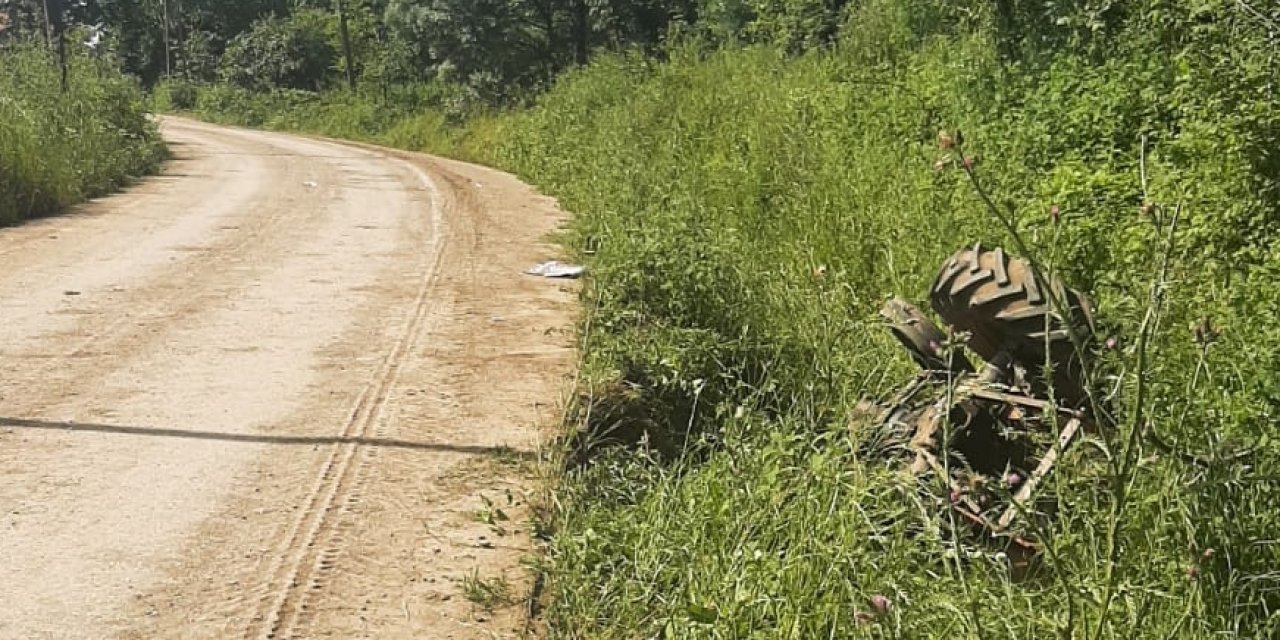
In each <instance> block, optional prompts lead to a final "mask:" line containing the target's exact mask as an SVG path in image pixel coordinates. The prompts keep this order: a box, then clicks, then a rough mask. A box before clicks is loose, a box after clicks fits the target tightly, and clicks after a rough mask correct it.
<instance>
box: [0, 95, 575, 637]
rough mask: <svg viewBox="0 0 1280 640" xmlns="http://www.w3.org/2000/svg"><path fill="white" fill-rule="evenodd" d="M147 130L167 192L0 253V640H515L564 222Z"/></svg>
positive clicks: (367, 163)
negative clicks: (552, 265) (534, 269)
mask: <svg viewBox="0 0 1280 640" xmlns="http://www.w3.org/2000/svg"><path fill="white" fill-rule="evenodd" d="M164 130H165V134H166V137H167V138H168V139H170V140H171V141H172V143H173V151H174V153H175V156H176V159H175V160H174V161H173V162H172V163H170V165H169V166H168V168H167V170H166V171H165V173H164V175H163V176H160V177H157V178H154V179H151V180H148V181H146V182H144V183H143V184H142V185H140V186H138V187H136V188H135V189H133V190H131V191H130V192H128V193H126V194H123V195H119V196H114V197H111V198H107V199H104V200H101V201H98V202H95V203H92V204H89V205H86V206H84V207H81V208H80V209H78V210H77V211H75V212H72V213H71V214H68V215H65V216H61V217H57V218H53V219H48V220H44V221H39V222H35V223H31V224H27V225H23V226H20V227H16V228H9V229H2V230H0V364H3V372H2V373H0V603H3V604H2V605H0V638H3V639H22V640H35V639H40V638H57V639H59V640H62V639H76V638H92V639H95V640H96V639H100V638H137V639H148V640H150V639H156V638H183V639H192V638H217V639H226V638H343V639H347V638H409V637H413V638H424V639H436V638H493V637H499V638H501V637H513V636H515V635H516V631H518V627H519V626H520V624H519V623H520V610H521V607H520V605H519V604H514V605H510V606H503V603H505V602H507V601H509V600H511V599H512V598H511V597H507V596H515V597H517V598H518V596H519V595H520V594H521V583H522V581H523V580H524V579H525V578H524V574H525V571H524V570H523V569H521V568H520V566H519V562H520V560H521V558H522V557H524V556H525V555H526V554H527V552H528V549H529V544H530V543H529V531H528V522H527V519H526V518H527V505H526V494H525V492H526V491H528V490H529V486H530V483H529V474H530V473H531V467H532V465H531V460H530V459H531V457H532V456H533V455H534V452H535V451H536V449H537V444H538V441H539V433H540V431H539V429H538V428H537V427H536V426H535V425H537V424H538V423H539V422H540V421H541V423H542V424H548V423H549V422H551V421H552V420H553V419H554V417H555V412H556V410H557V408H556V405H557V404H558V402H559V400H560V396H559V393H560V390H561V389H562V383H563V379H564V376H566V375H568V373H569V369H570V366H571V363H570V358H571V354H570V348H569V346H570V345H569V342H570V336H569V331H570V322H571V313H572V306H573V297H572V292H571V291H570V287H568V286H566V285H565V284H564V283H562V282H560V281H554V280H544V279H538V278H533V277H530V276H526V275H523V274H522V273H521V272H522V270H523V269H525V268H527V267H528V266H529V265H530V264H532V263H534V262H536V261H538V260H541V259H545V258H548V257H551V255H552V254H553V251H552V250H551V248H550V247H547V246H545V245H544V244H543V241H544V238H545V236H546V234H547V233H548V232H550V231H552V230H553V229H554V228H555V226H556V225H557V224H558V221H559V217H560V216H559V214H558V212H557V211H556V209H555V206H554V204H553V203H552V202H551V201H550V200H548V199H546V198H542V197H540V196H538V195H536V194H535V193H533V192H532V191H531V190H530V189H529V188H527V187H525V186H523V185H521V184H520V183H518V182H517V181H515V180H514V179H513V178H511V177H510V176H507V175H505V174H501V173H498V172H495V171H490V170H486V169H482V168H478V167H474V166H470V165H464V164H461V163H454V162H449V161H444V160H437V159H431V158H425V157H413V156H406V155H403V154H396V155H394V156H393V155H390V154H387V153H382V152H378V151H374V150H369V149H363V148H354V147H350V146H345V145H340V144H336V143H329V142H322V141H316V140H310V139H302V138H296V137H290V136H284V135H277V134H269V133H261V132H251V131H242V130H233V129H225V128H219V127H214V126H210V125H205V124H199V123H194V122H189V121H184V120H172V119H171V120H167V121H166V122H165V123H164ZM542 433H545V432H542ZM508 518H509V519H508ZM504 591H505V593H504ZM477 602H480V603H484V604H493V605H496V607H495V610H494V611H487V610H486V609H485V607H483V606H481V605H480V604H477Z"/></svg>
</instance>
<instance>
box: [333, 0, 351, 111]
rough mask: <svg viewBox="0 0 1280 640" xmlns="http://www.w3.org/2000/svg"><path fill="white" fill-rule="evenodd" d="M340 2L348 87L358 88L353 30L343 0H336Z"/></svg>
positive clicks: (339, 11) (343, 53)
mask: <svg viewBox="0 0 1280 640" xmlns="http://www.w3.org/2000/svg"><path fill="white" fill-rule="evenodd" d="M336 2H337V4H338V32H339V33H340V34H342V57H343V59H344V60H346V68H347V88H348V89H350V90H352V91H355V90H356V67H355V64H354V62H353V61H352V59H351V32H350V30H349V29H347V10H346V7H345V6H343V3H342V0H336Z"/></svg>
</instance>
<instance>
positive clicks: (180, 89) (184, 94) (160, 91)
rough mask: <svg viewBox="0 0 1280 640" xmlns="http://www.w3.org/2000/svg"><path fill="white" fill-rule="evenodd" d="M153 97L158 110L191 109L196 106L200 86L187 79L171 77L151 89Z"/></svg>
mask: <svg viewBox="0 0 1280 640" xmlns="http://www.w3.org/2000/svg"><path fill="white" fill-rule="evenodd" d="M151 97H152V103H153V105H154V107H155V109H156V110H157V111H162V112H175V111H177V112H182V111H191V110H192V109H195V108H196V100H197V99H198V98H199V88H198V86H197V85H195V84H194V83H191V82H188V81H185V80H177V79H169V80H164V81H162V82H160V83H159V84H157V85H156V86H155V88H153V89H152V90H151Z"/></svg>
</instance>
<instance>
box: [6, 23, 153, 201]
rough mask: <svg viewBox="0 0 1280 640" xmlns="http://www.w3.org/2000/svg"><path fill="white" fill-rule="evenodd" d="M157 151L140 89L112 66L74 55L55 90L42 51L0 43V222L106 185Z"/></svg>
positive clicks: (136, 170)
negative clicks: (63, 81) (64, 85)
mask: <svg viewBox="0 0 1280 640" xmlns="http://www.w3.org/2000/svg"><path fill="white" fill-rule="evenodd" d="M162 152H163V149H162V146H161V143H160V140H159V135H158V133H157V132H156V128H155V126H154V125H153V124H152V123H151V122H150V121H149V120H148V119H147V116H146V113H145V112H144V110H143V100H142V93H141V91H140V90H139V89H138V87H137V86H136V85H135V84H134V83H132V82H130V81H128V80H127V79H125V78H124V77H122V76H121V75H120V73H119V72H118V71H117V70H116V69H115V68H114V66H111V65H108V64H104V63H103V62H102V61H99V60H93V59H90V58H88V57H85V56H81V55H77V56H74V57H73V58H72V60H71V65H70V73H69V78H68V91H67V92H66V93H63V92H62V90H61V86H60V77H59V73H58V70H57V66H56V65H55V64H54V61H53V58H52V56H51V55H49V54H48V53H47V52H46V51H44V50H41V49H37V48H34V47H23V46H17V45H13V44H11V45H8V46H0V224H8V223H12V222H15V221H18V220H22V219H24V218H28V217H31V216H37V215H42V214H46V213H50V212H53V211H56V210H58V209H60V208H62V207H65V206H67V205H69V204H72V203H75V202H79V201H80V200H83V199H84V198H88V197H93V196H96V195H100V194H102V193H105V192H107V191H109V190H111V189H114V188H116V187H118V186H120V185H121V184H123V183H125V182H126V181H128V180H129V179H131V178H133V177H136V176H139V175H142V174H144V173H146V172H148V171H150V170H151V169H152V168H154V167H155V165H156V163H157V162H158V161H159V159H160V157H161V154H162Z"/></svg>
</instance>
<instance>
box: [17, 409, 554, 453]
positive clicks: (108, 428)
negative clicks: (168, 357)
mask: <svg viewBox="0 0 1280 640" xmlns="http://www.w3.org/2000/svg"><path fill="white" fill-rule="evenodd" d="M4 428H21V429H43V430H47V431H89V432H96V433H118V434H122V435H130V436H160V437H166V438H194V439H197V440H221V441H225V442H249V443H259V444H280V445H330V444H354V445H358V446H366V447H396V448H401V449H420V450H423V451H447V452H454V453H470V454H476V455H493V456H502V457H513V458H520V459H529V460H531V459H533V458H534V457H536V454H535V453H533V452H531V451H521V450H518V449H513V448H510V447H503V446H497V447H487V446H479V445H457V444H441V443H432V442H416V441H413V440H396V439H392V438H362V437H356V438H348V437H341V436H289V435H279V436H274V435H269V434H259V433H224V432H220V431H196V430H189V429H165V428H158V427H155V428H153V427H132V426H125V425H113V424H93V423H87V422H55V421H48V420H28V419H25V418H0V429H4Z"/></svg>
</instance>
